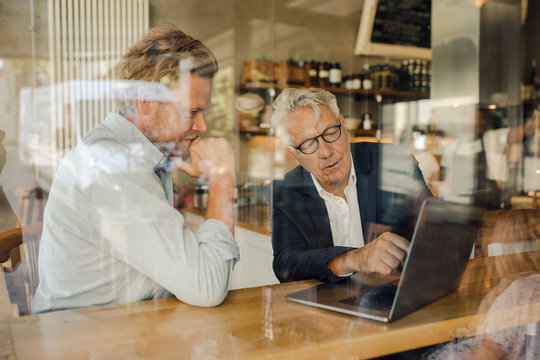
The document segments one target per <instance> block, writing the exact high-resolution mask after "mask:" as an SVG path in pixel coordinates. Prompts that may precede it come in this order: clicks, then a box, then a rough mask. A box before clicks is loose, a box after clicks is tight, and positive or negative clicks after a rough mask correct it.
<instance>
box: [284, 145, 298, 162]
mask: <svg viewBox="0 0 540 360" xmlns="http://www.w3.org/2000/svg"><path fill="white" fill-rule="evenodd" d="M286 150H287V154H289V156H290V157H291V158H292V159H293V160H294V162H295V163H296V165H300V163H299V162H298V159H297V158H296V155H295V153H294V151H292V150H291V149H289V148H287V149H286Z"/></svg>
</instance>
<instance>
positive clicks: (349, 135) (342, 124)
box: [339, 114, 351, 141]
mask: <svg viewBox="0 0 540 360" xmlns="http://www.w3.org/2000/svg"><path fill="white" fill-rule="evenodd" d="M339 122H340V123H341V132H342V133H343V132H345V134H346V136H347V140H348V141H350V140H351V133H350V132H349V129H348V128H347V124H346V123H345V118H344V117H343V114H339Z"/></svg>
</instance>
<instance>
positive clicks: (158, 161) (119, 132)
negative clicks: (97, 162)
mask: <svg viewBox="0 0 540 360" xmlns="http://www.w3.org/2000/svg"><path fill="white" fill-rule="evenodd" d="M103 125H104V126H106V127H108V128H109V130H110V131H111V132H112V133H113V134H114V135H115V138H116V139H118V142H120V143H122V144H123V145H125V146H126V147H128V148H129V149H130V152H131V153H132V154H133V155H135V156H137V157H141V158H144V159H145V163H148V165H150V166H151V168H152V169H153V170H154V169H156V168H166V165H167V158H166V157H165V155H163V153H162V152H161V151H160V150H159V149H158V148H157V147H156V146H155V145H154V144H153V143H152V142H150V140H148V138H147V137H146V136H145V135H144V134H143V133H142V132H141V131H140V130H139V129H138V128H137V127H136V126H135V125H134V124H133V123H132V122H131V121H129V120H128V119H126V118H125V117H123V116H122V115H120V114H118V113H114V112H112V113H110V114H109V115H107V118H106V119H105V121H104V122H103Z"/></svg>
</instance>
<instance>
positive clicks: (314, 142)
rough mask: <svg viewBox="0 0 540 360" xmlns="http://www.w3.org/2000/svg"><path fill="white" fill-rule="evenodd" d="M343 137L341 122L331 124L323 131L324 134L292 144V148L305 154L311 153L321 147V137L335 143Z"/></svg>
mask: <svg viewBox="0 0 540 360" xmlns="http://www.w3.org/2000/svg"><path fill="white" fill-rule="evenodd" d="M340 137H341V124H339V125H334V126H330V127H329V128H326V130H324V131H323V133H322V134H320V135H317V136H315V137H314V138H311V139H307V140H304V141H302V143H301V144H300V145H298V146H293V145H290V146H291V147H292V148H294V149H296V150H299V151H301V152H302V153H303V154H305V155H311V154H313V153H314V152H315V151H317V149H318V148H319V138H322V139H323V140H324V141H326V142H327V143H333V142H336V141H338V140H339V138H340Z"/></svg>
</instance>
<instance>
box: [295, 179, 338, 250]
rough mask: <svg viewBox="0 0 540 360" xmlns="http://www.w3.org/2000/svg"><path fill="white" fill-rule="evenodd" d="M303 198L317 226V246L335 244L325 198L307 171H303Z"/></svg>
mask: <svg viewBox="0 0 540 360" xmlns="http://www.w3.org/2000/svg"><path fill="white" fill-rule="evenodd" d="M302 173H303V187H302V188H303V189H304V193H303V195H304V196H303V198H304V204H305V207H306V210H307V212H308V213H309V215H310V217H311V221H312V223H313V225H314V226H315V231H316V232H317V235H318V236H315V238H316V239H318V241H317V244H314V245H316V246H317V247H328V246H332V245H334V242H333V239H332V230H331V228H330V219H329V217H328V211H327V209H326V205H325V203H324V200H323V199H322V198H321V197H320V196H319V193H318V192H317V189H316V188H315V184H314V183H313V179H312V178H311V175H310V174H309V172H307V171H305V170H304V171H303V172H302Z"/></svg>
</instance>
